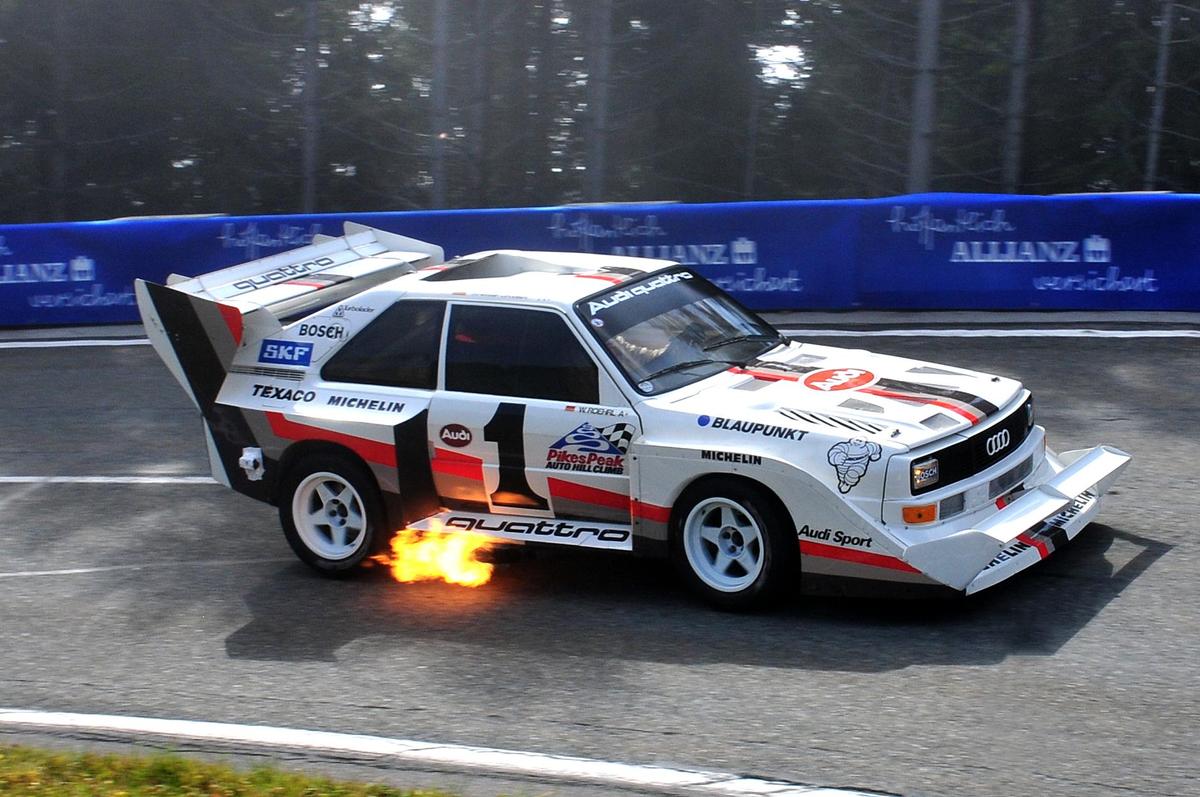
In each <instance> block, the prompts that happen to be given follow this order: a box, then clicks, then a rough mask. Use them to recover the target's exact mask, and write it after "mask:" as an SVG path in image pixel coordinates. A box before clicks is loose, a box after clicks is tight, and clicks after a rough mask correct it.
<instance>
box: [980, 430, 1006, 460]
mask: <svg viewBox="0 0 1200 797" xmlns="http://www.w3.org/2000/svg"><path fill="white" fill-rule="evenodd" d="M1011 441H1012V440H1011V438H1010V437H1009V434H1008V430H1007V429H1001V430H1000V431H998V432H996V433H995V434H994V435H992V436H991V437H989V438H988V439H987V445H986V447H987V453H988V456H989V457H994V456H996V455H997V454H999V453H1000V452H1001V451H1003V450H1004V449H1006V448H1008V444H1009V443H1010V442H1011Z"/></svg>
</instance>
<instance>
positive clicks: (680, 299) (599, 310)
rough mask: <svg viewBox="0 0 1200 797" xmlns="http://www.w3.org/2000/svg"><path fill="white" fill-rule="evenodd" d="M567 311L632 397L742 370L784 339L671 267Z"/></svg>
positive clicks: (719, 294)
mask: <svg viewBox="0 0 1200 797" xmlns="http://www.w3.org/2000/svg"><path fill="white" fill-rule="evenodd" d="M575 311H576V312H577V313H579V315H580V317H582V318H583V320H584V321H585V322H586V323H587V325H588V326H589V327H590V328H591V330H592V334H594V335H595V336H596V338H597V339H598V340H599V341H600V343H601V344H602V345H603V346H604V348H605V349H606V350H607V351H608V353H609V355H611V356H612V358H613V360H615V361H616V363H617V365H618V366H619V367H620V368H621V370H622V372H624V374H625V376H626V378H628V379H629V382H630V383H631V384H632V385H633V386H634V387H635V388H637V390H638V392H639V393H643V394H645V395H653V394H656V393H662V392H664V391H667V390H673V389H675V388H677V387H682V386H683V385H686V384H690V383H692V382H695V381H698V380H700V379H703V378H705V377H707V376H712V375H713V374H715V373H718V372H720V371H722V370H724V369H726V368H728V367H729V366H730V365H743V364H745V363H746V362H748V361H750V360H753V359H755V358H756V357H760V356H762V355H763V354H766V353H767V352H768V351H770V350H771V349H773V348H775V347H776V346H777V345H779V344H780V343H785V342H786V340H785V339H784V338H783V337H782V336H781V335H780V334H779V333H778V332H777V331H776V330H775V328H774V327H772V326H771V325H770V324H768V323H767V322H765V321H763V320H762V319H761V318H759V317H758V316H756V315H754V314H753V313H752V312H750V311H749V310H747V309H745V308H744V307H742V306H741V305H740V304H738V303H737V302H736V301H735V300H734V299H733V298H731V297H730V296H728V295H727V294H725V293H723V292H722V291H721V290H720V289H719V288H717V287H716V286H715V285H713V284H712V283H711V282H709V281H708V280H706V279H704V278H703V277H701V276H699V275H698V274H694V273H693V272H691V271H688V270H687V269H684V268H678V269H674V270H671V271H666V272H659V273H657V274H654V275H652V276H649V277H645V278H643V279H640V280H638V281H636V282H632V283H627V284H623V285H620V286H618V287H615V288H613V289H611V290H609V291H606V292H604V293H600V294H596V295H595V296H592V297H590V298H588V299H584V300H583V301H581V302H577V303H576V304H575Z"/></svg>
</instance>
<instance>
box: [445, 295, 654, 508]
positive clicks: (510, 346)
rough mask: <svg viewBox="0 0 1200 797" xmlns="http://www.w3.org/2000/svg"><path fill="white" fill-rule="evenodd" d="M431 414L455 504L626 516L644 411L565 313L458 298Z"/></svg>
mask: <svg viewBox="0 0 1200 797" xmlns="http://www.w3.org/2000/svg"><path fill="white" fill-rule="evenodd" d="M444 352H445V354H444V358H443V360H444V370H443V380H444V381H443V386H444V390H442V391H440V392H439V393H438V394H437V395H436V396H435V397H434V399H433V402H432V406H431V408H430V414H429V434H430V440H431V444H432V458H431V462H432V465H433V476H434V482H435V485H436V487H437V491H438V494H439V496H440V497H441V500H442V502H443V504H444V505H445V506H447V507H448V508H451V509H458V510H466V511H477V512H483V513H494V514H501V515H522V516H528V517H544V518H558V519H562V520H591V521H605V522H609V523H620V524H628V523H629V496H630V493H629V490H630V476H629V461H628V460H629V457H628V451H629V447H630V444H631V443H632V442H633V441H634V439H635V438H636V437H637V434H638V432H639V424H638V419H637V415H636V414H635V413H634V412H633V410H632V409H631V408H630V407H629V406H628V404H627V403H626V402H625V400H624V397H623V396H622V395H621V394H620V392H619V391H618V390H617V389H616V386H615V385H614V384H613V383H612V381H611V380H610V378H609V377H608V375H607V373H606V372H605V371H604V370H603V369H602V368H600V367H599V366H598V365H597V363H596V361H595V359H594V358H593V357H592V356H591V354H590V353H589V352H588V350H587V348H586V347H585V346H584V344H583V342H582V341H581V339H580V338H579V336H578V335H576V333H575V332H574V330H573V329H572V327H571V326H570V324H569V323H568V321H567V319H566V317H565V316H563V315H562V314H560V313H558V312H556V311H553V310H543V309H540V308H528V307H512V306H501V305H489V304H467V303H456V304H452V305H451V308H450V317H449V319H448V323H447V325H446V341H445V348H444Z"/></svg>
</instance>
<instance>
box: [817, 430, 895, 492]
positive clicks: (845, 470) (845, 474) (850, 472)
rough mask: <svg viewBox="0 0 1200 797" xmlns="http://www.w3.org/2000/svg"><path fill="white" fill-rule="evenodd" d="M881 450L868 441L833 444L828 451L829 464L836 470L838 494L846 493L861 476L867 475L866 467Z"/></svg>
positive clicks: (875, 444) (858, 440)
mask: <svg viewBox="0 0 1200 797" xmlns="http://www.w3.org/2000/svg"><path fill="white" fill-rule="evenodd" d="M882 453H883V449H882V448H880V447H879V444H878V443H872V442H870V441H868V440H860V439H858V438H855V439H853V440H846V441H845V442H842V443H835V444H834V445H833V448H831V449H829V457H828V459H829V464H830V465H832V466H833V467H834V469H835V470H837V477H838V492H840V493H848V492H850V490H851V488H853V487H855V486H856V485H857V484H858V483H859V482H860V481H862V478H863V476H866V475H867V467H868V466H869V465H870V464H871V463H872V462H875V461H876V460H878V459H879V456H880V454H882Z"/></svg>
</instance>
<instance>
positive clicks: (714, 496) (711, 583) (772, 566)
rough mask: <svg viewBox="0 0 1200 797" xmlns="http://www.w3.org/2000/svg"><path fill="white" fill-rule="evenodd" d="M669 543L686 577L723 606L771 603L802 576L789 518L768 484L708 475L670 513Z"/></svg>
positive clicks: (700, 592) (746, 607) (740, 608)
mask: <svg viewBox="0 0 1200 797" xmlns="http://www.w3.org/2000/svg"><path fill="white" fill-rule="evenodd" d="M671 542H672V556H673V558H674V560H675V563H676V566H677V567H678V569H679V570H680V572H681V573H682V575H683V577H684V579H685V580H686V581H687V582H688V584H689V585H690V586H691V588H692V589H693V590H694V591H695V592H696V593H697V594H698V595H700V597H702V598H703V599H704V600H706V601H707V602H708V603H710V604H712V605H713V606H715V607H717V608H719V609H724V610H727V611H748V610H751V609H761V608H766V607H769V606H772V605H774V604H776V603H778V602H779V600H780V599H781V598H782V597H783V596H784V595H785V594H788V593H789V592H790V591H791V588H792V587H794V586H795V585H796V583H797V581H798V577H799V544H798V543H797V541H796V535H795V533H794V531H793V530H792V524H791V522H790V521H789V520H788V518H787V516H786V515H785V514H784V513H783V511H782V510H781V509H780V508H778V507H777V503H776V501H774V500H772V497H771V496H770V495H769V494H768V493H767V492H766V491H765V490H764V489H762V488H758V487H756V486H754V485H751V484H747V483H745V482H741V481H717V480H709V481H706V482H704V483H701V484H699V485H697V486H696V487H694V488H692V489H689V490H688V491H687V492H685V493H684V494H683V496H681V497H680V500H679V501H678V502H677V503H676V504H675V509H674V511H673V512H672V517H671ZM722 553H723V554H724V557H722Z"/></svg>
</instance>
